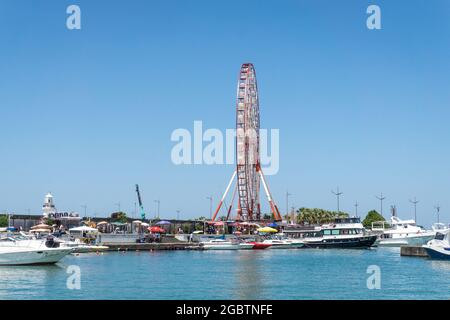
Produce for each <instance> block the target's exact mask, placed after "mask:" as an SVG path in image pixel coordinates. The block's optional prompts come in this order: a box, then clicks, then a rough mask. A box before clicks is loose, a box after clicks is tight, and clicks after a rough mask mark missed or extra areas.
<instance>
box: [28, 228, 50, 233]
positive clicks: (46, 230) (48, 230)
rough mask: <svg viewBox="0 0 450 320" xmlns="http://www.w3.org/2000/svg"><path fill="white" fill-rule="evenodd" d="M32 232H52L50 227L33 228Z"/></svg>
mask: <svg viewBox="0 0 450 320" xmlns="http://www.w3.org/2000/svg"><path fill="white" fill-rule="evenodd" d="M30 232H50V229H43V228H41V229H39V228H38V229H33V230H31V231H30Z"/></svg>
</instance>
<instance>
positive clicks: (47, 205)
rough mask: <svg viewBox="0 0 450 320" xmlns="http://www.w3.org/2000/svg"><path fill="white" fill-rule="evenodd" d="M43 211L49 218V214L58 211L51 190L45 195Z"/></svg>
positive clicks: (52, 214) (51, 214)
mask: <svg viewBox="0 0 450 320" xmlns="http://www.w3.org/2000/svg"><path fill="white" fill-rule="evenodd" d="M42 212H43V214H44V217H45V218H48V216H49V215H50V216H54V215H55V213H56V207H55V204H54V203H53V196H52V194H51V193H50V192H49V193H47V194H46V196H45V199H44V205H43V206H42Z"/></svg>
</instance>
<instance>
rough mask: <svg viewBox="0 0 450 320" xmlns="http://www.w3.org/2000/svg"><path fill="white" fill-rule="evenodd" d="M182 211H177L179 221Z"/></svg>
mask: <svg viewBox="0 0 450 320" xmlns="http://www.w3.org/2000/svg"><path fill="white" fill-rule="evenodd" d="M180 211H181V210H177V220H180Z"/></svg>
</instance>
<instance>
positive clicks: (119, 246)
mask: <svg viewBox="0 0 450 320" xmlns="http://www.w3.org/2000/svg"><path fill="white" fill-rule="evenodd" d="M103 245H105V246H108V248H109V249H108V251H153V250H202V248H201V247H200V246H199V245H198V244H197V243H188V242H175V243H104V244H103Z"/></svg>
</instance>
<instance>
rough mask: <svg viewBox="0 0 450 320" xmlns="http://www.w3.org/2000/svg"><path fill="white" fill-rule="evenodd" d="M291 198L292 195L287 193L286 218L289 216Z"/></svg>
mask: <svg viewBox="0 0 450 320" xmlns="http://www.w3.org/2000/svg"><path fill="white" fill-rule="evenodd" d="M289 196H292V193H289V191H286V216H289Z"/></svg>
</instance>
